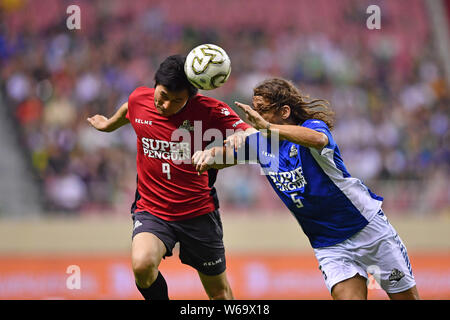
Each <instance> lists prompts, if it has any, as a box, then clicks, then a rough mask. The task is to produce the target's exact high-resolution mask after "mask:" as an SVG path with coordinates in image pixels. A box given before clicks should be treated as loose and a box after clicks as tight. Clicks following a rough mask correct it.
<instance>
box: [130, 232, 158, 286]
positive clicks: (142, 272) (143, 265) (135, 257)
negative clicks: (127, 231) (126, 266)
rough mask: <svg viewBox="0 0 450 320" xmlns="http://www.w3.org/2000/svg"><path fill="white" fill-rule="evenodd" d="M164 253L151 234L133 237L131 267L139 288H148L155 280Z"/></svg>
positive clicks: (156, 239)
mask: <svg viewBox="0 0 450 320" xmlns="http://www.w3.org/2000/svg"><path fill="white" fill-rule="evenodd" d="M164 253H165V247H164V245H163V244H162V242H161V240H159V239H158V238H156V236H154V235H153V234H150V233H140V234H138V235H136V236H135V238H134V239H133V243H132V250H131V265H132V268H133V273H134V278H135V280H136V283H137V284H138V286H139V287H141V288H148V287H149V286H150V285H151V284H152V283H153V282H154V281H155V280H156V277H157V276H158V267H159V264H160V263H161V259H162V257H163V255H164Z"/></svg>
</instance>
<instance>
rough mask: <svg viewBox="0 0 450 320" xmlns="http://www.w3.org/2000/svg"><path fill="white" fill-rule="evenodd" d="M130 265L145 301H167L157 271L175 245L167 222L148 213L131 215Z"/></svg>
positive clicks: (166, 291)
mask: <svg viewBox="0 0 450 320" xmlns="http://www.w3.org/2000/svg"><path fill="white" fill-rule="evenodd" d="M132 217H133V226H134V227H133V236H132V239H133V241H132V245H131V264H132V268H133V273H134V277H135V281H136V286H137V288H138V290H139V291H140V292H141V294H142V296H143V297H144V298H145V299H146V300H168V299H169V295H168V289H167V283H166V280H165V279H164V277H163V276H162V274H161V272H160V271H159V270H158V267H159V265H160V263H161V260H162V258H164V257H166V256H171V255H172V249H173V247H174V246H175V243H176V242H177V240H176V236H175V235H174V234H173V232H172V229H171V228H170V226H169V224H168V223H167V221H164V220H162V219H160V218H158V217H156V216H154V215H152V214H150V213H147V212H138V213H134V214H133V216H132Z"/></svg>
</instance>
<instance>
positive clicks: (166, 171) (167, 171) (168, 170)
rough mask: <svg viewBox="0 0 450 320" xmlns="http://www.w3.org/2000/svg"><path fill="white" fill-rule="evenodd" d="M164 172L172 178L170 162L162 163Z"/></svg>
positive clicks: (168, 177)
mask: <svg viewBox="0 0 450 320" xmlns="http://www.w3.org/2000/svg"><path fill="white" fill-rule="evenodd" d="M162 172H163V173H165V174H167V179H168V180H170V164H168V163H163V164H162Z"/></svg>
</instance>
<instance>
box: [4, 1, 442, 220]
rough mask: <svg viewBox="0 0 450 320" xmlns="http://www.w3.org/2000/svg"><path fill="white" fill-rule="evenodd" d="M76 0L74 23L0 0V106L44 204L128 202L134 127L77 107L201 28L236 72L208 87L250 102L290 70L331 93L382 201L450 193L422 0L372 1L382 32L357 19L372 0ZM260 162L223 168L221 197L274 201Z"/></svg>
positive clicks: (357, 171)
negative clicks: (72, 26)
mask: <svg viewBox="0 0 450 320" xmlns="http://www.w3.org/2000/svg"><path fill="white" fill-rule="evenodd" d="M73 2H74V3H76V4H78V5H80V7H81V12H82V28H81V30H74V31H69V30H67V29H66V27H65V18H66V17H67V16H66V15H65V9H66V8H65V6H66V5H68V3H67V2H64V1H58V0H46V1H39V2H38V1H25V0H23V1H19V0H16V1H12V0H0V86H1V91H2V94H3V96H4V97H5V104H4V106H6V107H7V108H9V110H10V113H11V114H12V115H14V116H15V120H16V121H17V122H18V124H20V132H21V135H22V141H23V143H24V145H23V148H26V149H27V150H29V153H30V161H31V163H32V165H33V167H34V168H35V169H36V173H37V174H38V176H39V177H40V179H41V180H42V185H43V187H44V188H45V194H46V197H47V198H46V202H47V205H48V209H49V210H55V211H58V210H66V211H70V212H86V211H107V212H110V211H115V210H124V208H128V207H129V204H130V203H131V202H132V199H133V195H134V188H135V176H134V174H133V172H134V170H135V168H134V157H135V152H136V151H135V137H134V134H133V132H132V130H130V129H129V128H123V129H121V130H120V131H118V132H116V133H114V134H112V135H102V134H99V133H98V132H94V130H92V129H91V128H89V127H88V126H87V124H86V121H85V119H86V116H87V115H92V114H95V113H102V114H113V112H114V111H115V109H116V108H117V107H119V106H120V105H121V103H123V102H124V101H126V100H127V97H128V95H129V94H130V93H131V92H132V90H133V89H134V88H136V87H137V86H140V85H146V86H153V73H154V70H156V69H157V67H158V65H159V63H160V62H161V61H162V60H163V58H164V57H166V56H168V55H170V54H174V53H187V52H188V51H189V50H190V49H191V48H192V47H194V46H195V45H198V44H201V43H207V42H213V43H216V44H218V45H220V46H222V47H223V48H225V49H226V50H227V52H228V54H229V55H230V57H231V59H232V64H233V72H232V76H231V78H230V80H229V82H228V83H227V84H226V85H225V86H224V87H222V88H219V89H217V90H214V91H211V92H206V94H208V95H211V96H214V97H217V98H219V99H222V100H225V101H227V102H228V103H229V104H230V105H232V102H233V101H234V100H237V99H239V100H242V101H244V102H250V98H251V94H252V88H253V87H254V86H255V85H256V84H257V83H258V82H259V81H261V80H263V79H264V78H266V77H270V76H281V77H285V78H288V79H291V80H293V81H295V82H296V83H297V84H298V86H299V87H300V88H301V89H302V90H303V91H304V92H307V93H309V94H310V95H311V96H312V97H320V98H325V99H328V100H329V101H330V102H331V105H332V107H333V108H334V110H335V111H336V116H337V122H336V128H335V130H334V134H335V138H336V140H337V141H338V143H339V145H340V146H341V148H342V150H341V152H342V154H343V157H344V159H345V161H346V163H347V165H348V167H349V171H350V172H352V174H353V175H355V176H358V177H360V178H362V179H364V180H370V181H373V183H374V187H372V188H373V189H374V191H375V192H377V193H380V194H382V195H387V199H386V205H387V206H391V207H393V208H394V209H399V210H403V209H405V210H407V209H411V208H413V209H417V206H418V204H423V203H422V202H420V201H419V200H418V199H423V197H426V199H425V200H426V201H427V202H426V204H427V208H429V211H433V210H440V209H442V208H445V207H446V206H447V207H448V203H449V197H450V196H449V192H448V188H446V181H447V180H448V169H449V167H448V164H449V161H448V160H449V152H450V150H449V145H448V141H449V136H448V135H449V134H448V132H449V130H448V129H449V121H448V116H449V95H448V92H447V90H446V86H445V83H444V80H443V77H442V74H441V72H442V68H441V67H440V66H439V64H438V62H437V61H436V59H435V56H434V53H433V52H432V51H431V50H430V49H428V48H429V47H430V46H429V42H428V41H429V40H428V39H429V38H431V37H430V30H429V23H428V20H427V15H426V10H425V8H424V7H423V6H424V4H423V2H422V1H418V0H414V1H375V3H378V5H380V6H381V8H382V14H383V20H382V21H383V22H382V32H381V31H369V30H367V29H366V28H365V18H366V13H365V9H366V7H367V6H368V5H369V4H372V2H374V1H370V3H369V2H367V1H356V0H346V1H339V2H337V1H327V0H320V1H319V0H316V1H306V0H302V1H300V0H285V1H279V2H273V1H269V0H257V1H256V0H248V1H245V2H242V1H237V0H233V1H228V2H227V4H226V5H224V4H223V2H222V1H219V0H211V1H208V2H204V3H202V6H197V5H194V2H193V1H192V0H185V1H164V2H163V1H156V0H155V1H137V0H136V1H131V2H130V1H100V0H96V1H73ZM195 4H196V3H195ZM194 8H195V10H194ZM311 12H314V13H315V14H314V15H312V14H311ZM405 19H406V20H405ZM405 21H407V22H405ZM411 21H414V23H410V22H411ZM258 173H259V171H258V170H256V169H254V168H248V167H235V168H229V169H226V170H224V171H223V172H221V173H220V174H219V180H218V182H217V187H218V189H219V197H220V198H221V201H222V203H223V205H224V206H225V207H229V208H236V209H239V210H243V209H245V208H247V209H248V208H252V209H275V208H277V207H279V203H278V202H277V200H276V199H275V198H274V197H267V196H266V194H268V193H270V192H268V191H267V190H269V187H268V184H267V183H266V182H265V181H264V179H265V178H264V177H262V176H261V175H259V174H258ZM405 179H406V180H411V179H413V181H414V182H413V185H414V186H415V187H413V188H411V187H405V188H403V187H401V188H397V189H395V190H394V191H393V193H390V191H391V190H390V189H389V186H390V184H389V183H387V184H386V183H384V184H383V185H382V186H383V188H382V190H376V186H378V185H379V182H380V181H392V183H394V181H399V184H400V185H401V183H402V181H404V180H405ZM366 182H367V181H366ZM384 186H387V187H386V190H385V188H384ZM407 186H410V184H407ZM424 190H427V192H424ZM446 190H447V191H446ZM124 203H125V205H124Z"/></svg>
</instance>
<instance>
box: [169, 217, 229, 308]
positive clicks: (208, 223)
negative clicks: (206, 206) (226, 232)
mask: <svg viewBox="0 0 450 320" xmlns="http://www.w3.org/2000/svg"><path fill="white" fill-rule="evenodd" d="M172 227H173V228H174V229H175V230H176V231H175V232H176V234H177V237H178V239H179V241H180V260H181V262H182V263H184V264H187V265H190V266H191V267H193V268H194V269H196V270H197V272H198V274H199V276H200V279H201V281H202V284H203V287H204V288H205V291H206V293H207V295H208V297H209V298H210V299H212V300H215V299H233V294H232V291H231V288H230V284H229V283H228V279H227V276H226V272H225V270H226V261H225V247H224V244H223V230H222V222H221V219H220V214H219V211H218V210H215V211H213V212H210V213H208V214H204V215H201V216H199V217H196V218H193V219H187V220H182V221H176V222H174V223H173V224H172Z"/></svg>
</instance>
